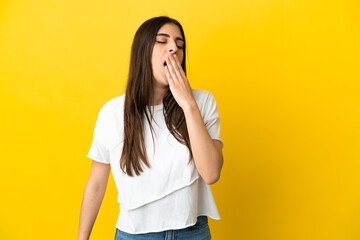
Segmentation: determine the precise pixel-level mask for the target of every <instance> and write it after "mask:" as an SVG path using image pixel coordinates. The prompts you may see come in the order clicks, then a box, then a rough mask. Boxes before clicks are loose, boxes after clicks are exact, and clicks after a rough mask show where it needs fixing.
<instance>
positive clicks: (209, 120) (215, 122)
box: [204, 92, 224, 148]
mask: <svg viewBox="0 0 360 240" xmlns="http://www.w3.org/2000/svg"><path fill="white" fill-rule="evenodd" d="M204 112H205V114H204V123H205V126H206V129H207V130H208V132H209V135H210V136H211V138H212V139H216V140H219V141H220V142H221V143H222V148H224V142H223V141H222V139H221V136H220V116H219V110H218V108H217V104H216V101H215V98H214V96H213V95H212V94H211V93H210V92H207V96H206V98H205V106H204Z"/></svg>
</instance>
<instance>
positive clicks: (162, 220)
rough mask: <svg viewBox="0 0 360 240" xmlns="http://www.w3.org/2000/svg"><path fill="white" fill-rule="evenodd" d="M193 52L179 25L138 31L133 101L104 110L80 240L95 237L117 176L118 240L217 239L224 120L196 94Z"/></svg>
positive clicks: (149, 25) (160, 23)
mask: <svg viewBox="0 0 360 240" xmlns="http://www.w3.org/2000/svg"><path fill="white" fill-rule="evenodd" d="M185 46H186V45H185V35H184V32H183V28H182V26H181V25H180V23H179V22H178V21H176V20H175V19H172V18H169V17H166V16H161V17H155V18H151V19H149V20H147V21H145V22H144V23H143V24H142V25H141V26H140V28H139V29H138V30H137V32H136V34H135V37H134V40H133V44H132V49H131V60H130V70H129V76H128V82H127V87H126V93H125V94H123V95H121V96H119V97H115V98H113V99H111V100H110V101H108V102H106V103H105V104H104V106H103V107H102V108H101V109H100V111H99V115H98V119H97V122H96V125H95V129H94V136H93V141H92V144H91V147H90V150H89V153H88V155H87V156H88V157H89V158H91V159H93V161H92V166H91V171H90V177H89V180H88V182H87V184H86V187H85V191H84V197H83V201H82V206H81V212H80V222H79V231H78V239H88V238H89V236H90V233H91V230H92V227H93V224H94V222H95V219H96V216H97V213H98V211H99V208H100V205H101V202H102V199H103V196H104V193H105V189H106V185H107V180H108V177H109V173H110V170H111V171H112V174H113V176H114V180H115V184H116V188H117V190H118V202H119V203H120V213H119V217H118V220H117V223H116V225H115V227H116V233H115V239H116V240H119V239H173V238H176V239H211V235H210V229H209V226H208V219H207V216H210V217H211V218H213V219H220V215H219V213H218V210H217V208H216V205H215V201H214V199H213V196H212V192H211V188H210V186H209V185H211V184H214V183H215V182H217V181H218V179H219V177H220V171H221V168H222V165H223V156H222V148H223V142H222V140H221V138H220V119H219V113H218V109H217V105H216V101H215V99H214V97H213V96H212V94H211V93H210V92H207V91H205V90H195V89H192V88H191V87H190V84H189V82H188V79H187V78H186V69H185ZM154 134H155V137H154ZM134 173H135V174H134Z"/></svg>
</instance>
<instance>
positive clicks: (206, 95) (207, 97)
mask: <svg viewBox="0 0 360 240" xmlns="http://www.w3.org/2000/svg"><path fill="white" fill-rule="evenodd" d="M192 92H193V96H194V98H195V101H196V102H197V104H198V105H199V107H200V105H204V104H208V103H209V101H210V102H211V101H215V98H214V95H213V94H212V93H211V92H209V91H207V90H203V89H192Z"/></svg>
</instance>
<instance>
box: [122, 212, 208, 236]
mask: <svg viewBox="0 0 360 240" xmlns="http://www.w3.org/2000/svg"><path fill="white" fill-rule="evenodd" d="M138 239H142V240H160V239H161V240H175V239H176V240H185V239H186V240H209V239H211V234H210V228H209V225H208V218H207V216H198V217H197V222H196V224H195V225H193V226H189V227H187V228H182V229H175V230H166V231H162V232H150V233H141V234H130V233H127V232H123V231H121V230H119V229H116V234H115V240H138Z"/></svg>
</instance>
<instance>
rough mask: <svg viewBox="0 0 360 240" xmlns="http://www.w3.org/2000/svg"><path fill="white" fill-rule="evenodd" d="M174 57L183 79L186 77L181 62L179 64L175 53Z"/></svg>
mask: <svg viewBox="0 0 360 240" xmlns="http://www.w3.org/2000/svg"><path fill="white" fill-rule="evenodd" d="M174 57H175V60H176V61H175V62H176V64H177V66H178V68H179V72H180V74H181V76H182V77H183V78H184V79H185V78H186V74H185V72H184V69H183V67H182V66H181V64H180V61H179V59H178V58H177V56H176V55H174Z"/></svg>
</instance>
